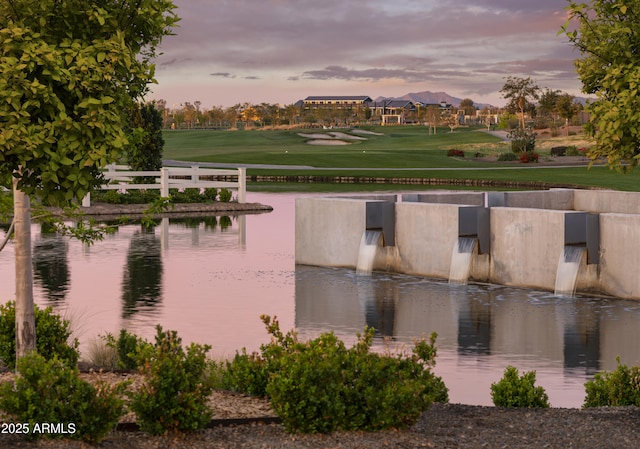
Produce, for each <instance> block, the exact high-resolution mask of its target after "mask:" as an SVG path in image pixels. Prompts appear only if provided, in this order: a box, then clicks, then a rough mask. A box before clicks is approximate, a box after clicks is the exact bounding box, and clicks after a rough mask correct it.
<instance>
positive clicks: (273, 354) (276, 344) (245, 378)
mask: <svg viewBox="0 0 640 449" xmlns="http://www.w3.org/2000/svg"><path fill="white" fill-rule="evenodd" d="M260 319H261V320H262V322H263V323H264V324H265V326H266V328H267V332H268V333H269V334H270V335H271V342H270V343H268V344H263V345H261V346H260V353H257V352H254V353H252V354H247V351H246V349H244V348H243V349H242V351H241V352H240V353H238V352H236V355H235V357H234V358H233V360H231V361H228V362H227V363H226V370H225V371H224V373H223V375H222V387H223V388H226V389H228V390H231V391H238V392H242V393H247V394H251V395H254V396H260V397H266V396H267V384H268V382H269V378H270V377H271V375H272V374H275V373H276V372H277V371H278V369H279V367H280V360H281V358H282V356H283V355H284V354H285V353H286V352H288V351H291V350H293V348H294V347H295V346H296V345H298V344H299V343H298V337H297V334H296V333H295V332H294V331H292V330H290V331H288V332H287V333H282V331H281V330H280V323H279V322H278V319H277V318H276V317H273V319H271V317H269V316H267V315H262V316H261V317H260Z"/></svg>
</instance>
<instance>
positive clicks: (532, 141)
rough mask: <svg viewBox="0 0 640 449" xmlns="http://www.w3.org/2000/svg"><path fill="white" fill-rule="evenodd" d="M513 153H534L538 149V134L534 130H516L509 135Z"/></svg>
mask: <svg viewBox="0 0 640 449" xmlns="http://www.w3.org/2000/svg"><path fill="white" fill-rule="evenodd" d="M507 137H508V138H509V139H510V140H511V151H512V152H513V153H515V154H520V153H526V152H533V151H534V150H535V149H536V133H535V131H533V130H532V129H522V128H516V129H514V130H513V131H511V132H510V133H509V134H507Z"/></svg>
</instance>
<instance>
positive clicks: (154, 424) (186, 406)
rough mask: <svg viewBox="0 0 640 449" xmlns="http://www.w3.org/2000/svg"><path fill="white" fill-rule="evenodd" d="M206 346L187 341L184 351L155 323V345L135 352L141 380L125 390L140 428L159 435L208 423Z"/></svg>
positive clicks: (172, 333) (175, 337)
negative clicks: (143, 379)
mask: <svg viewBox="0 0 640 449" xmlns="http://www.w3.org/2000/svg"><path fill="white" fill-rule="evenodd" d="M209 349H211V347H210V346H208V345H199V344H195V343H191V344H190V345H189V346H188V347H187V348H186V350H185V349H184V348H183V347H182V340H181V339H180V338H179V337H178V334H177V332H176V331H167V332H164V331H163V330H162V327H161V326H157V334H156V341H155V344H154V345H143V346H142V347H141V348H140V351H139V352H138V361H139V363H140V367H141V368H140V372H141V373H142V374H143V375H144V376H145V382H144V384H143V385H142V386H141V387H140V389H139V390H138V391H137V392H133V393H129V397H130V399H131V403H130V408H131V409H132V410H133V411H134V412H135V413H136V416H137V417H138V423H139V425H140V429H141V430H143V431H145V432H149V433H151V434H154V435H159V434H162V433H164V432H166V431H193V430H197V429H201V428H203V427H204V426H205V425H206V424H207V423H208V422H209V420H210V419H211V414H212V411H211V409H210V408H209V406H208V405H207V403H208V398H209V395H210V394H211V391H212V390H213V386H214V376H213V373H214V365H213V362H211V361H209V360H208V359H207V352H208V351H209Z"/></svg>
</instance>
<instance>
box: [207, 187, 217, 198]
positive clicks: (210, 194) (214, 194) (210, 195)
mask: <svg viewBox="0 0 640 449" xmlns="http://www.w3.org/2000/svg"><path fill="white" fill-rule="evenodd" d="M204 197H205V199H206V200H207V201H215V200H216V198H217V197H218V189H216V188H209V189H204Z"/></svg>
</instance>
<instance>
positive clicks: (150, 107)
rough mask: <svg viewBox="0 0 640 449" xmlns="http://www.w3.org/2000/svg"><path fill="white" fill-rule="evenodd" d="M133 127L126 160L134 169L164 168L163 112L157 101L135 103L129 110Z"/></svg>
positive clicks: (151, 169)
mask: <svg viewBox="0 0 640 449" xmlns="http://www.w3.org/2000/svg"><path fill="white" fill-rule="evenodd" d="M129 122H130V126H131V128H132V130H131V135H132V136H133V138H130V139H129V140H130V142H129V148H128V150H127V155H126V160H127V163H128V164H129V166H130V167H131V168H132V169H133V170H149V171H155V170H160V168H162V150H163V148H164V139H163V138H162V112H161V111H160V110H159V109H158V108H157V107H156V103H155V102H152V103H143V104H140V103H135V104H134V105H133V106H132V107H131V109H130V111H129Z"/></svg>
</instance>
